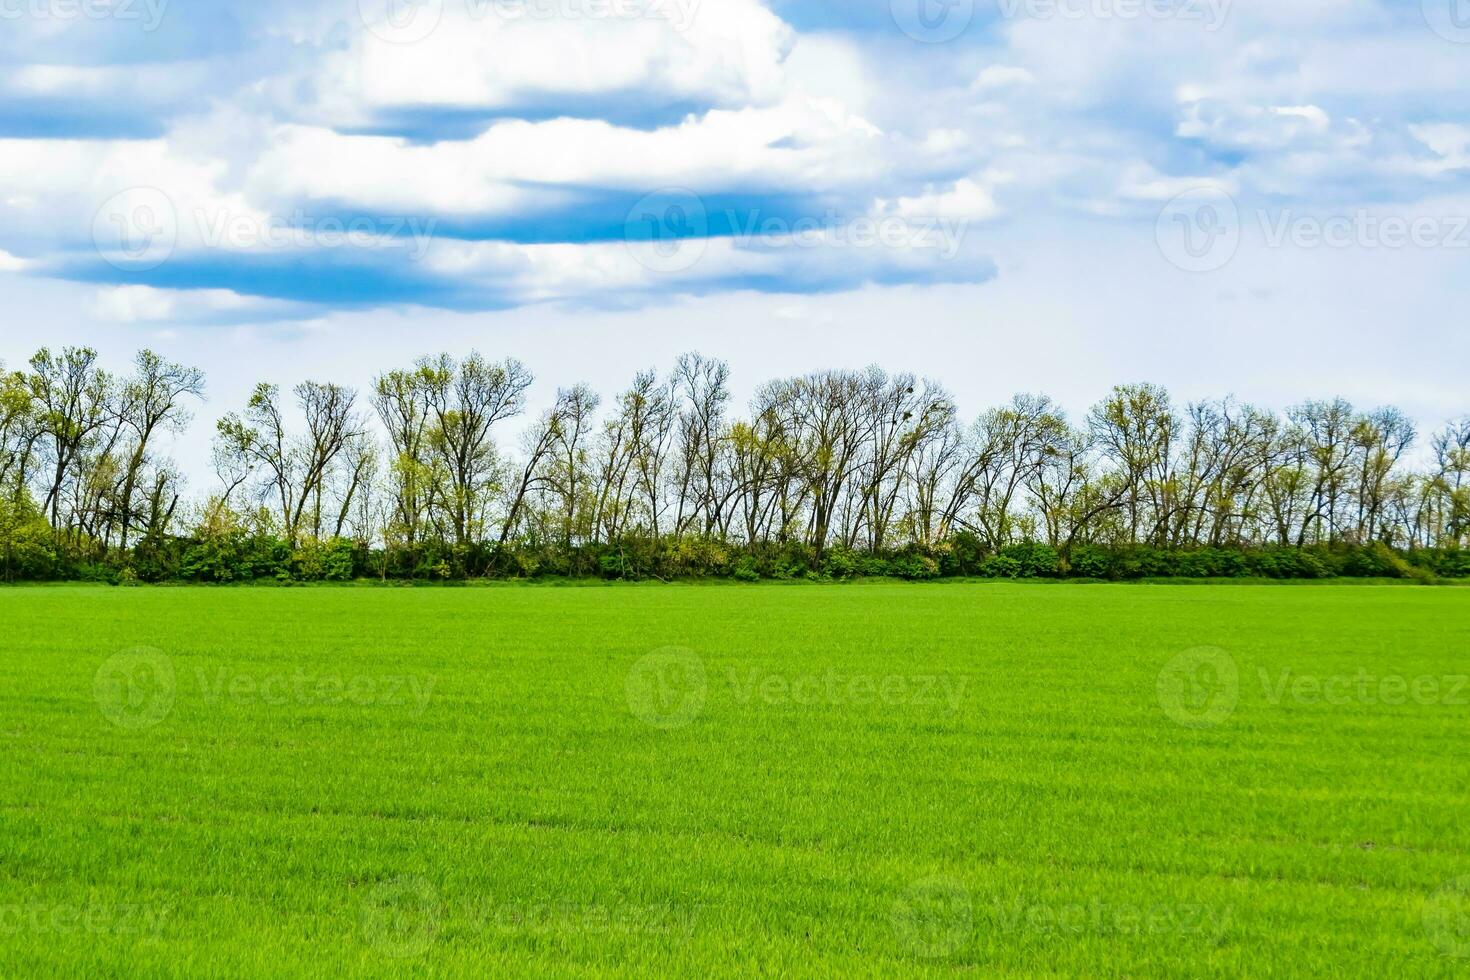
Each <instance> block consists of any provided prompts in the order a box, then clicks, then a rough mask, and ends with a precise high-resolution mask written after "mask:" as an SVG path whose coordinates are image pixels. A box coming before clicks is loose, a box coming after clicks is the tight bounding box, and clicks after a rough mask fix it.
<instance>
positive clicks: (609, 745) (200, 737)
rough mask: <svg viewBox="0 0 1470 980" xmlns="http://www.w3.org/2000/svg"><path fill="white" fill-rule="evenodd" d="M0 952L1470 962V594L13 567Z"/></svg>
mask: <svg viewBox="0 0 1470 980" xmlns="http://www.w3.org/2000/svg"><path fill="white" fill-rule="evenodd" d="M0 635H3V641H4V651H5V652H4V660H3V663H4V667H5V675H4V676H5V684H4V685H3V687H0V734H3V751H4V759H5V764H4V766H3V767H0V975H3V976H46V975H69V976H72V975H90V976H121V975H143V976H242V975H255V974H268V975H294V976H323V975H325V976H383V975H405V976H406V975H440V976H475V977H482V976H525V975H555V976H598V975H642V976H659V975H662V976H682V975H718V976H731V975H751V974H763V975H793V976H795V975H825V976H830V975H834V974H835V975H843V974H846V975H852V976H871V975H895V974H898V975H933V976H944V975H953V974H961V973H967V974H979V975H994V974H1016V975H1079V974H1086V975H1120V974H1126V975H1134V976H1161V975H1219V976H1236V975H1243V974H1246V975H1280V976H1288V975H1297V976H1321V975H1326V974H1335V975H1362V976H1372V977H1389V976H1405V977H1407V976H1415V977H1419V976H1451V975H1457V974H1470V687H1467V685H1466V681H1465V676H1466V674H1467V673H1470V590H1466V589H1458V588H1440V589H1435V588H1414V587H1388V586H1326V585H1323V586H1301V587H1290V586H1270V585H1238V586H1228V587H1227V586H1200V585H1191V586H1173V585H1135V586H1105V585H1023V584H1022V585H1004V584H933V585H907V586H906V585H897V584H867V585H850V586H823V585H809V586H808V585H798V586H777V585H770V586H751V587H738V586H710V587H701V586H669V587H664V586H660V587H615V588H599V587H578V588H532V587H492V588H478V589H449V588H444V589H393V588H357V589H352V588H343V589H327V588H322V589H216V590H209V589H185V588H178V589H166V588H159V589H106V588H80V587H77V588H25V589H8V590H3V591H0Z"/></svg>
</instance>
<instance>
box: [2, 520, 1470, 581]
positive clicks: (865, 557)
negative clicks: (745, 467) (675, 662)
mask: <svg viewBox="0 0 1470 980" xmlns="http://www.w3.org/2000/svg"><path fill="white" fill-rule="evenodd" d="M31 530H32V532H34V533H28V534H26V535H24V536H22V537H20V538H15V537H12V539H11V540H13V541H16V540H18V541H20V542H21V543H22V544H23V547H11V548H9V549H7V550H6V551H5V554H4V556H3V557H4V559H5V561H4V573H5V578H7V579H8V580H12V581H14V580H26V579H29V580H82V581H104V582H113V583H124V584H127V583H132V582H208V583H233V582H260V581H274V582H283V583H289V582H323V581H325V582H331V581H351V580H354V579H374V578H385V579H394V580H429V581H442V580H463V579H469V578H483V577H494V578H546V577H557V578H603V579H630V580H638V579H663V580H670V579H677V578H731V579H736V580H741V581H758V580H761V579H775V580H790V579H822V580H848V579H856V578H877V577H888V578H900V579H910V580H923V579H935V578H950V577H982V578H1009V579H1023V578H1049V579H1061V578H1080V579H1106V580H1114V581H1121V580H1130V579H1141V578H1250V577H1257V578H1272V579H1321V578H1333V577H1373V578H1403V579H1415V580H1420V581H1425V582H1429V581H1435V580H1437V579H1446V578H1467V577H1470V552H1465V551H1458V550H1418V551H1408V552H1401V551H1396V550H1394V549H1392V548H1389V547H1387V546H1386V545H1383V544H1378V543H1375V544H1370V545H1343V544H1338V545H1330V546H1329V545H1321V546H1312V547H1307V548H1283V547H1265V548H1189V549H1165V548H1154V547H1148V546H1142V545H1125V546H1111V547H1110V546H1102V545H1090V544H1088V545H1077V546H1075V547H1073V548H1072V549H1070V551H1069V552H1067V553H1066V554H1063V553H1060V552H1059V551H1058V550H1057V549H1055V548H1052V547H1050V546H1048V545H1045V544H1038V543H1025V544H1015V545H1011V546H1009V547H1005V548H1001V549H1000V550H999V551H992V550H988V549H986V548H985V547H983V546H982V545H981V543H980V542H979V540H978V539H976V538H974V537H973V536H971V535H968V534H959V535H956V536H955V537H954V538H953V539H952V540H951V541H949V542H947V543H946V544H945V545H943V546H941V547H938V548H935V549H932V550H920V549H917V548H907V549H904V550H900V551H894V552H886V553H881V554H874V553H869V552H863V551H855V550H851V549H847V548H841V547H834V548H829V549H826V550H825V551H824V552H823V553H821V554H817V553H816V552H814V551H813V550H812V549H811V548H808V547H806V546H803V545H800V544H759V545H755V546H751V547H745V546H739V545H732V544H729V543H726V542H721V541H715V540H710V539H703V538H684V539H657V540H655V539H633V540H629V541H624V542H621V543H619V544H617V545H586V546H576V547H564V546H559V545H535V544H526V543H521V544H517V545H515V546H513V547H508V548H507V549H505V550H504V551H502V552H500V553H498V554H497V552H496V549H495V548H494V547H493V546H492V545H488V544H483V545H473V546H469V547H462V548H455V547H451V546H448V545H443V544H430V545H426V546H424V547H422V548H417V549H413V550H409V549H403V548H400V549H394V550H392V551H386V552H385V551H383V550H381V549H372V548H367V547H364V546H362V545H359V544H357V543H354V542H351V541H345V540H330V541H323V542H312V543H309V544H306V545H302V546H296V547H293V546H292V545H291V544H290V543H288V542H286V541H284V540H281V539H279V538H275V537H271V536H262V535H245V534H232V535H226V536H222V537H218V538H212V539H209V540H197V539H190V538H173V539H168V540H165V541H149V542H144V543H142V544H140V545H139V546H138V547H136V548H134V549H132V550H130V551H129V552H127V553H120V552H119V553H113V554H110V555H108V556H107V557H105V558H103V559H100V560H92V561H77V560H69V559H66V558H65V557H62V554H63V551H64V549H62V548H60V547H59V546H58V544H57V542H56V541H55V539H54V536H52V535H51V534H50V533H49V529H48V531H47V532H46V533H45V534H42V533H40V532H39V530H38V529H35V528H32V529H31Z"/></svg>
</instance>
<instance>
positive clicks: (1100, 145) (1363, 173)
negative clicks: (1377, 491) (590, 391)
mask: <svg viewBox="0 0 1470 980" xmlns="http://www.w3.org/2000/svg"><path fill="white" fill-rule="evenodd" d="M1467 298H1470V2H1467V0H1424V2H1422V3H1421V2H1420V0H1395V2H1388V0H1234V2H1230V0H892V2H890V0H764V2H761V0H417V2H416V3H415V2H409V0H361V2H358V0H333V2H324V3H316V2H312V0H291V2H283V0H253V2H251V3H230V4H223V3H218V2H197V0H196V2H190V3H185V2H182V0H174V2H169V0H0V304H3V310H4V312H3V314H0V316H3V317H4V323H5V327H4V329H3V330H0V359H3V361H4V362H5V364H6V365H7V366H8V367H17V366H20V365H21V364H22V363H23V362H24V361H25V360H26V359H27V358H28V357H29V356H30V355H31V353H33V352H34V350H35V349H36V348H37V347H38V346H40V345H42V344H49V345H52V346H60V345H63V344H88V345H91V346H93V347H96V348H98V349H99V350H100V351H102V353H103V354H104V357H105V360H106V361H107V363H108V364H109V365H110V366H113V367H116V368H118V369H125V368H126V365H127V361H128V360H129V358H130V357H131V356H132V353H133V352H134V351H135V350H137V349H139V348H141V347H152V348H153V349H155V350H157V351H158V352H159V353H161V354H164V355H165V356H167V357H169V358H170V359H174V360H181V361H184V362H186V363H190V364H195V365H198V366H200V367H202V368H204V369H205V371H206V372H207V375H208V382H209V401H208V403H207V404H205V405H202V406H200V407H199V408H198V410H197V413H196V414H197V415H198V419H197V420H196V423H195V424H194V425H193V426H192V427H191V429H190V431H189V432H188V433H187V434H186V435H185V436H184V437H182V439H181V440H180V443H179V445H178V446H177V447H176V448H175V453H176V455H177V456H178V457H179V461H180V463H181V465H182V467H183V469H184V470H185V472H187V473H189V474H191V476H193V477H194V481H193V482H194V486H195V488H196V489H200V488H201V486H200V485H201V484H205V483H207V477H206V474H207V473H208V467H207V451H208V443H209V437H210V432H211V428H212V424H213V420H214V418H216V417H217V416H219V415H221V414H223V413H224V412H226V411H230V410H234V409H238V408H240V407H241V406H242V405H243V402H244V400H245V398H246V397H248V394H249V391H250V389H251V388H252V387H253V386H254V385H255V384H256V383H258V382H261V381H272V382H276V383H279V384H281V385H283V386H290V385H292V384H295V383H296V382H298V381H301V380H305V379H307V378H312V379H317V380H331V381H339V382H344V383H348V384H352V385H356V386H358V387H363V386H365V385H366V384H367V383H368V382H369V380H370V379H371V377H372V376H373V374H375V373H376V372H378V371H380V370H382V369H385V368H389V367H394V366H406V365H407V364H409V363H411V362H412V360H413V359H414V358H415V357H416V356H418V355H420V354H427V353H433V352H437V351H441V350H445V351H450V352H452V353H465V352H467V351H469V350H470V349H472V348H474V349H478V350H480V351H481V352H482V353H484V354H486V355H487V356H491V357H496V358H498V357H503V356H514V357H517V358H519V359H521V360H522V361H524V362H525V363H526V364H527V365H528V366H529V367H530V368H531V369H532V370H533V371H534V372H535V374H536V376H537V378H538V383H537V387H536V389H535V391H534V405H533V407H535V406H541V405H545V404H547V403H549V402H550V401H551V399H552V398H553V397H554V394H555V390H556V388H557V387H558V386H569V385H571V384H573V383H575V382H578V381H586V382H589V383H590V384H592V385H593V386H594V387H595V388H596V389H597V390H598V391H600V392H601V393H602V394H603V395H604V397H608V396H611V395H613V394H614V393H616V392H617V391H618V390H619V389H620V388H621V387H622V386H624V385H626V383H627V382H628V381H629V380H630V379H631V377H632V375H633V374H634V372H636V371H638V370H640V369H646V368H650V367H656V368H659V369H665V368H667V367H668V366H669V365H670V364H671V362H672V361H673V359H674V358H675V356H677V354H679V353H680V352H682V351H687V350H698V351H701V352H703V353H705V354H708V355H712V356H717V357H722V358H725V359H727V360H728V361H730V362H731V366H732V370H733V373H734V378H733V380H734V385H735V392H736V394H737V396H738V397H739V398H740V399H741V400H742V401H743V400H744V398H745V397H747V396H748V395H749V393H750V391H751V390H752V389H753V388H754V387H755V386H756V385H757V384H759V383H760V382H761V381H763V380H766V379H768V378H770V377H774V376H778V375H791V374H799V373H805V372H807V371H810V370H814V369H818V368H825V367H862V366H864V365H867V364H870V363H878V364H880V365H882V366H884V367H886V368H889V369H892V370H907V371H912V372H914V373H916V374H919V375H922V376H928V377H932V378H935V379H937V380H939V381H941V382H943V383H944V384H945V385H946V386H947V387H948V388H949V389H950V390H951V391H952V392H953V393H954V394H955V396H956V398H957V400H958V402H959V405H960V408H961V411H962V414H964V415H965V416H973V415H975V414H978V412H979V411H981V410H982V409H983V408H985V407H986V406H988V405H991V404H994V403H997V402H1000V401H1003V400H1005V399H1007V398H1009V396H1010V395H1011V394H1012V393H1014V392H1017V391H1044V392H1046V393H1048V394H1051V395H1053V396H1054V397H1056V398H1057V399H1058V400H1060V401H1061V402H1062V404H1063V405H1065V406H1066V407H1067V408H1068V409H1069V410H1070V411H1071V412H1073V413H1074V414H1077V415H1080V413H1082V412H1084V411H1085V410H1086V408H1087V407H1088V406H1089V405H1090V404H1091V403H1092V402H1094V401H1096V400H1097V399H1098V398H1100V397H1101V396H1102V395H1103V394H1105V393H1106V391H1107V390H1108V388H1109V387H1111V386H1112V385H1113V384H1115V383H1120V382H1129V381H1155V382H1158V383H1161V384H1164V385H1166V386H1168V387H1169V388H1170V389H1171V391H1172V392H1173V393H1174V394H1175V396H1176V398H1177V399H1178V400H1179V401H1180V402H1181V403H1182V402H1184V401H1187V400H1189V399H1192V398H1199V397H1206V396H1220V395H1226V394H1232V393H1233V394H1235V395H1236V396H1238V397H1240V398H1241V399H1244V400H1250V401H1256V402H1259V403H1261V404H1264V405H1267V406H1270V407H1273V408H1285V407H1286V406H1288V405H1290V404H1292V403H1293V402H1295V401H1298V400H1301V399H1302V398H1306V397H1322V396H1328V395H1338V394H1340V395H1343V396H1345V397H1347V398H1349V399H1351V400H1353V401H1354V402H1355V403H1358V404H1360V405H1362V406H1364V407H1370V406H1375V405H1379V404H1385V403H1392V404H1397V405H1399V406H1400V407H1402V408H1403V409H1404V410H1405V411H1407V412H1408V413H1409V414H1410V415H1412V416H1413V417H1414V418H1416V419H1417V420H1418V421H1419V423H1420V425H1421V429H1422V430H1423V431H1426V432H1427V430H1428V429H1431V428H1433V427H1436V426H1438V425H1439V424H1441V423H1442V422H1443V421H1445V420H1446V419H1448V418H1450V417H1452V416H1457V415H1461V414H1464V413H1465V412H1467V411H1470V385H1467V383H1466V367H1467V365H1470V340H1467V330H1466V310H1467V302H1466V301H1467Z"/></svg>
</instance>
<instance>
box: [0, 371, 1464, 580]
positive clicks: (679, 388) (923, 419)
mask: <svg viewBox="0 0 1470 980" xmlns="http://www.w3.org/2000/svg"><path fill="white" fill-rule="evenodd" d="M532 382H533V377H532V374H531V372H530V371H529V370H528V369H527V368H526V366H525V365H523V364H521V363H520V362H519V361H516V360H514V359H511V358H506V359H502V360H490V359H487V358H485V357H483V356H481V355H480V354H478V353H471V354H469V355H467V356H464V357H454V356H451V355H449V354H440V355H438V356H433V357H425V358H421V359H419V360H418V361H416V362H414V363H413V364H411V365H404V366H402V367H399V368H395V369H392V370H388V371H385V372H383V373H382V374H380V375H378V376H377V377H376V378H374V379H373V381H372V383H371V385H370V386H369V387H368V388H367V389H366V390H365V391H357V390H354V389H353V388H351V387H348V386H344V385H340V384H336V383H331V382H318V381H307V382H302V383H300V384H298V385H296V386H295V387H294V388H292V389H290V390H289V391H284V390H282V389H281V388H280V387H278V386H276V385H274V384H261V385H259V386H258V387H257V388H256V389H255V390H254V392H253V394H252V395H251V397H250V398H249V400H248V402H247V403H246V404H245V405H243V406H241V407H240V408H239V409H238V410H236V411H232V412H229V413H228V414H226V415H225V416H224V417H222V418H220V419H219V420H218V421H217V424H216V427H215V439H214V444H213V468H214V471H215V473H216V481H215V482H214V485H213V486H210V487H206V488H200V490H199V491H198V492H196V493H194V494H193V495H189V496H186V492H185V486H184V480H183V478H182V476H181V475H180V472H179V469H178V467H177V465H176V464H175V462H174V461H173V460H171V459H169V458H168V457H167V455H166V454H165V453H164V452H163V451H162V450H161V448H160V443H161V442H162V441H163V439H164V437H165V436H166V435H167V434H170V433H177V432H179V431H181V430H182V429H183V428H184V427H185V426H186V425H187V424H188V423H189V422H190V421H191V418H192V412H193V411H194V410H195V409H196V408H197V407H198V405H199V404H200V403H201V402H202V399H203V396H204V390H205V379H204V375H203V372H201V371H200V370H199V369H197V368H193V367H188V366H186V365H182V364H177V363H174V362H171V361H169V360H167V359H166V358H163V357H161V356H159V355H158V354H156V353H153V352H151V351H146V350H145V351H142V352H140V353H139V354H138V355H137V356H136V358H135V359H134V361H133V363H132V366H131V368H130V370H129V371H128V372H127V373H125V374H114V373H111V372H108V371H107V370H104V369H103V368H102V367H101V365H100V363H99V356H98V354H97V352H96V351H95V350H92V349H90V348H85V347H68V348H65V349H63V350H60V351H59V352H54V353H53V352H52V351H50V350H46V349H43V350H41V351H39V352H38V353H37V354H36V355H35V356H34V357H32V358H31V359H30V361H29V363H28V364H27V365H26V367H25V368H23V369H19V370H11V371H3V372H0V499H3V501H4V503H3V504H0V545H3V551H4V573H5V576H6V577H7V578H77V577H80V578H103V579H107V580H117V579H123V580H134V579H141V580H149V581H161V580H171V579H187V580H203V581H236V580H246V579H314V578H329V579H343V578H354V577H365V576H373V577H382V578H389V577H392V578H441V579H442V578H449V579H460V578H472V577H481V576H492V575H495V576H536V575H548V574H555V575H601V576H607V577H627V578H641V577H659V578H668V577H673V576H679V575H728V576H734V577H738V578H758V577H778V578H788V577H798V576H834V577H848V576H851V575H862V574H896V575H902V576H904V577H909V578H924V577H932V576H935V575H945V574H986V575H991V574H993V575H1089V576H1097V577H1130V576H1135V575H1141V574H1211V575H1213V574H1223V575H1238V574H1268V575H1283V576H1315V575H1330V574H1388V575H1404V574H1412V575H1416V576H1420V575H1423V576H1430V575H1435V574H1440V575H1464V574H1470V564H1467V563H1466V562H1465V560H1464V558H1463V554H1462V553H1463V550H1464V549H1465V546H1466V544H1467V537H1470V417H1467V418H1463V419H1460V420H1458V421H1454V422H1451V423H1449V424H1447V425H1445V426H1444V427H1442V428H1440V429H1439V430H1437V431H1435V432H1433V433H1432V434H1430V436H1429V437H1428V440H1427V444H1426V445H1425V446H1424V451H1422V452H1419V451H1418V450H1419V448H1420V447H1419V443H1418V442H1417V440H1418V437H1419V434H1418V433H1417V432H1416V431H1415V426H1414V424H1413V423H1412V422H1411V421H1410V420H1409V418H1408V417H1407V416H1405V415H1404V414H1403V413H1402V412H1401V411H1399V410H1397V409H1395V408H1391V407H1387V408H1378V409H1373V410H1368V411H1364V410H1360V409H1358V408H1355V407H1354V406H1353V405H1351V404H1349V403H1348V402H1346V401H1345V400H1343V399H1340V398H1335V399H1326V400H1308V401H1303V402H1301V403H1300V404H1298V405H1296V406H1294V407H1292V408H1291V409H1289V410H1287V411H1285V412H1276V411H1272V410H1269V409H1265V408H1261V407H1258V406H1252V405H1248V404H1241V403H1238V402H1237V401H1235V400H1234V399H1231V398H1222V399H1215V400H1205V401H1199V402H1191V403H1187V404H1178V403H1176V402H1175V401H1174V400H1173V399H1172V398H1171V396H1170V395H1169V393H1168V391H1167V390H1165V389H1164V388H1162V387H1160V386H1157V385H1153V384H1131V385H1120V386H1118V387H1115V388H1114V389H1113V390H1112V391H1111V392H1110V393H1109V394H1108V396H1107V397H1106V398H1104V399H1103V400H1102V401H1101V402H1099V403H1098V404H1097V405H1095V406H1093V407H1092V409H1091V410H1090V411H1088V412H1087V413H1086V415H1085V416H1083V417H1081V418H1069V417H1068V415H1067V413H1066V412H1064V411H1063V410H1062V409H1061V407H1060V406H1058V405H1057V404H1056V403H1055V402H1054V401H1052V400H1051V399H1050V398H1048V397H1046V396H1045V395H1037V394H1022V395H1016V396H1014V397H1013V398H1011V399H1010V400H1009V401H1007V402H1005V403H1003V404H999V405H996V406H994V407H992V408H988V409H986V410H984V411H983V412H981V413H980V414H979V416H978V417H975V418H969V417H965V416H962V415H961V413H960V411H959V409H958V407H957V406H956V405H955V403H954V400H953V399H952V397H951V396H950V394H949V393H948V392H947V391H946V390H945V389H944V388H943V387H942V386H941V385H940V384H938V383H937V382H935V381H932V380H929V379H920V378H917V377H915V376H914V375H911V374H906V373H889V372H887V371H884V370H882V369H880V368H878V367H869V368H867V369H864V370H857V371H852V370H828V371H819V372H815V373H812V374H807V375H802V376H799V377H789V378H780V379H776V380H772V381H769V382H767V383H766V384H764V385H762V386H761V387H760V388H758V389H757V390H756V393H755V395H754V397H753V398H752V399H751V401H750V403H749V404H748V405H745V406H738V405H736V404H735V402H734V399H733V398H732V395H731V390H730V372H729V368H728V366H727V365H726V364H725V363H724V362H722V361H719V360H714V359H710V358H707V357H704V356H701V355H699V354H694V353H691V354H685V355H683V356H681V357H679V358H678V359H677V360H676V361H675V363H674V364H673V366H672V369H671V370H669V371H667V372H663V373H660V372H657V371H653V370H649V371H645V372H642V373H639V374H638V375H637V376H636V377H634V378H633V379H632V382H631V383H630V384H629V385H628V386H627V387H626V388H625V389H624V390H622V391H620V392H617V393H616V394H615V395H613V396H612V397H611V398H610V399H608V400H606V401H604V399H602V398H601V397H600V396H599V394H598V393H596V392H594V391H593V390H592V389H590V388H589V387H587V386H586V385H576V386H574V387H570V388H564V389H561V390H560V391H559V392H558V393H557V397H556V399H555V403H554V404H553V405H552V407H551V408H549V409H547V410H546V411H544V412H542V413H540V414H539V415H537V416H536V417H534V418H526V417H525V416H526V413H527V408H526V395H527V392H528V390H529V389H530V387H531V385H532ZM1411 460H1412V461H1415V465H1411Z"/></svg>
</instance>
